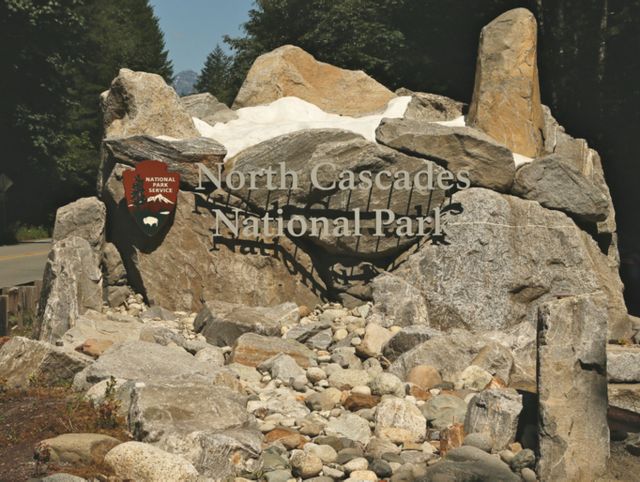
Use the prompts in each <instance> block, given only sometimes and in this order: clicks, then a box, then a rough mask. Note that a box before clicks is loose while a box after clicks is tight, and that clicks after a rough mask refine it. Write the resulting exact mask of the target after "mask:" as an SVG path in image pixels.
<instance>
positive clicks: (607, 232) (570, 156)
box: [542, 105, 620, 267]
mask: <svg viewBox="0 0 640 482" xmlns="http://www.w3.org/2000/svg"><path fill="white" fill-rule="evenodd" d="M542 111H543V113H544V147H545V151H546V152H547V153H549V154H557V155H558V156H560V158H561V159H563V160H564V161H566V162H567V163H569V164H570V165H571V166H573V167H574V169H576V170H577V171H578V172H580V173H581V174H582V175H583V176H585V177H586V178H587V179H589V180H590V181H591V182H592V183H593V184H595V185H596V186H598V188H599V189H600V191H602V192H603V193H604V195H605V196H606V197H607V203H608V214H607V218H606V220H605V221H601V222H599V223H597V227H598V233H599V234H600V235H601V243H603V242H605V241H606V240H607V238H609V239H608V243H607V244H606V252H607V255H608V256H609V260H610V263H611V265H612V266H613V267H617V266H618V265H619V264H620V255H619V253H618V239H617V238H618V235H617V233H616V229H617V226H616V215H615V214H616V213H615V209H614V207H613V200H612V199H611V193H610V192H609V187H608V186H607V182H606V180H605V177H604V170H603V167H602V160H601V159H600V155H599V154H598V153H597V152H596V151H595V150H593V149H591V148H589V144H588V143H587V141H586V140H584V139H575V138H573V137H571V136H570V135H569V134H567V133H566V131H565V128H564V127H562V126H561V125H560V124H559V123H558V121H557V120H555V119H554V118H553V115H552V114H551V110H550V109H549V108H548V107H547V106H544V105H543V106H542Z"/></svg>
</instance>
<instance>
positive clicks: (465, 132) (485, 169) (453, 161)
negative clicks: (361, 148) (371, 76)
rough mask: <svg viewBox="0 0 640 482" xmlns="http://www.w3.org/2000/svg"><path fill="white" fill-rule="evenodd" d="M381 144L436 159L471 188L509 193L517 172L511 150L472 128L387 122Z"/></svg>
mask: <svg viewBox="0 0 640 482" xmlns="http://www.w3.org/2000/svg"><path fill="white" fill-rule="evenodd" d="M376 139H377V140H378V142H380V143H382V144H384V145H386V146H389V147H392V148H394V149H397V150H399V151H402V152H406V153H407V154H410V155H413V156H418V157H424V158H427V159H432V160H434V161H436V162H438V163H440V164H442V165H443V166H445V167H446V168H447V169H448V170H450V171H452V172H454V173H456V174H459V173H460V172H461V171H466V173H467V178H468V179H469V181H471V185H473V186H479V187H486V188H489V189H493V190H495V191H508V190H509V188H510V187H511V184H512V183H513V177H514V175H515V172H516V168H515V164H514V162H513V155H512V153H511V151H509V149H507V148H506V147H504V146H502V145H500V144H498V143H496V142H495V141H494V140H493V139H491V138H490V137H489V136H487V135H486V134H483V133H482V132H480V131H477V130H475V129H472V128H471V127H449V126H442V125H439V124H433V123H429V122H424V121H416V120H409V119H383V120H382V122H381V123H380V126H379V127H378V129H377V130H376Z"/></svg>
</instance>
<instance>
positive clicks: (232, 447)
mask: <svg viewBox="0 0 640 482" xmlns="http://www.w3.org/2000/svg"><path fill="white" fill-rule="evenodd" d="M158 446H159V447H160V448H162V449H164V450H166V451H167V452H169V453H173V454H177V455H182V456H183V457H184V458H185V459H187V460H188V461H189V462H191V463H192V464H193V466H194V467H195V468H196V469H197V470H198V472H199V473H200V475H202V476H204V477H209V478H213V479H219V480H225V479H227V478H233V477H235V476H239V475H240V474H242V473H246V472H251V471H252V469H254V468H255V467H252V466H251V463H252V462H254V463H255V462H256V459H257V458H258V457H259V456H260V452H261V450H262V434H261V433H260V432H259V431H257V430H252V429H244V428H237V429H228V430H224V431H222V432H217V433H211V432H206V431H202V432H192V433H190V434H188V435H186V436H184V435H180V434H173V433H170V434H167V435H166V436H165V437H164V438H163V439H162V440H161V441H160V442H159V443H158Z"/></svg>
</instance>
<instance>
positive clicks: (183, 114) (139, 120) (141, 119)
mask: <svg viewBox="0 0 640 482" xmlns="http://www.w3.org/2000/svg"><path fill="white" fill-rule="evenodd" d="M100 103H101V106H102V112H103V116H104V117H103V118H104V137H117V136H134V135H139V134H147V135H150V136H169V137H175V138H178V139H182V138H189V137H198V135H199V134H198V131H197V130H196V128H195V126H194V124H193V120H192V119H191V116H190V115H189V114H188V112H187V111H186V109H185V108H184V107H183V106H182V104H181V103H180V98H179V97H178V94H176V93H175V91H174V90H173V89H172V88H171V87H169V86H168V85H167V84H166V83H165V81H164V79H163V78H162V77H160V76H159V75H156V74H149V73H147V72H134V71H133V70H129V69H120V72H119V73H118V76H117V77H116V78H115V79H113V82H111V88H110V89H109V90H108V91H106V92H103V93H102V94H101V95H100Z"/></svg>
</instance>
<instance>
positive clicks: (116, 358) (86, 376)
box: [73, 341, 216, 390]
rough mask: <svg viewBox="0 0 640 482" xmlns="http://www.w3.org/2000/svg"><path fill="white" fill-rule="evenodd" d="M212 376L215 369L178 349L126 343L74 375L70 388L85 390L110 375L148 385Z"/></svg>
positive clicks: (133, 342) (142, 343)
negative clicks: (174, 379) (156, 382)
mask: <svg viewBox="0 0 640 482" xmlns="http://www.w3.org/2000/svg"><path fill="white" fill-rule="evenodd" d="M215 373H216V367H215V366H211V365H209V364H208V363H204V362H200V361H199V360H197V359H196V358H194V357H193V356H192V355H190V354H189V353H187V352H186V351H185V350H183V349H182V348H179V347H169V346H162V345H158V344H156V343H149V342H146V341H126V342H121V343H116V344H114V345H113V346H112V347H111V348H109V349H108V350H107V351H105V352H104V353H103V354H102V355H101V356H100V358H98V360H96V362H95V363H93V364H92V365H90V366H88V367H87V368H85V369H84V370H83V371H81V372H80V373H78V374H77V375H76V377H75V379H74V381H73V385H74V388H75V389H77V390H86V389H88V388H89V387H90V386H91V385H93V384H95V383H98V382H99V381H102V380H106V379H108V378H109V377H112V376H113V377H115V378H122V379H125V380H135V381H142V382H152V381H162V380H166V379H168V378H171V377H177V376H182V377H187V378H188V377H199V376H202V377H209V378H211V377H213V376H214V375H215Z"/></svg>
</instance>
